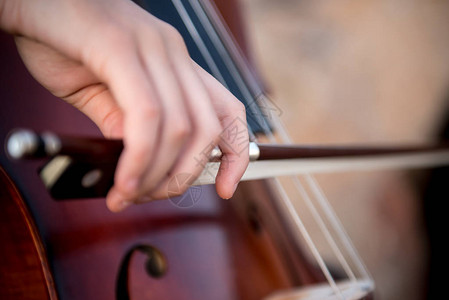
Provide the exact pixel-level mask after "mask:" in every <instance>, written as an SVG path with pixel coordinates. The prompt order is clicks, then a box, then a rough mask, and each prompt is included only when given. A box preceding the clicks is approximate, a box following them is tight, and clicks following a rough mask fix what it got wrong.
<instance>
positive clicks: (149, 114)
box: [138, 102, 162, 120]
mask: <svg viewBox="0 0 449 300" xmlns="http://www.w3.org/2000/svg"><path fill="white" fill-rule="evenodd" d="M144 103H145V104H142V105H140V106H139V108H138V112H139V114H140V116H141V117H142V118H143V119H144V120H157V119H158V118H159V117H160V115H161V112H162V110H161V106H160V105H159V104H157V103H149V102H144Z"/></svg>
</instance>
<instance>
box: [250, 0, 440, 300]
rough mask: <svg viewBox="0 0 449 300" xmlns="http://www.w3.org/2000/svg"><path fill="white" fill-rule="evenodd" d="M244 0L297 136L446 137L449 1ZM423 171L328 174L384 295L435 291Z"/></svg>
mask: <svg viewBox="0 0 449 300" xmlns="http://www.w3.org/2000/svg"><path fill="white" fill-rule="evenodd" d="M242 4H243V8H244V13H245V18H246V26H247V27H248V37H249V40H250V45H251V49H250V51H251V52H252V54H253V55H254V58H255V63H256V65H257V66H258V68H259V71H260V73H261V74H262V77H263V78H264V80H265V81H266V82H265V83H266V85H267V87H268V89H269V90H270V94H271V96H272V98H273V99H274V101H275V102H276V104H277V105H278V106H279V107H280V109H281V110H282V119H283V120H284V122H285V124H286V126H287V128H288V130H289V132H290V134H291V136H292V137H293V140H294V141H295V142H296V143H312V144H345V143H356V144H360V143H364V144H370V143H372V144H380V143H389V144H391V143H424V142H429V141H433V140H435V139H436V138H437V135H438V133H439V132H440V130H441V127H442V126H443V122H444V119H445V117H446V112H447V111H449V110H448V104H449V103H448V101H447V99H448V98H447V96H448V95H449V34H447V28H449V1H442V0H441V1H440V0H433V1H424V0H420V1H418V0H407V1H405V0H358V1H355V0H352V1H349V0H340V1H324V0H314V1H311V0H309V1H304V0H303V1H301V0H242ZM419 178H420V174H418V173H411V172H404V171H388V172H366V173H344V174H338V175H332V174H329V175H317V179H318V181H319V183H320V185H321V186H322V188H323V189H324V191H325V193H326V194H327V196H328V197H329V200H330V201H331V203H332V205H333V207H334V209H335V210H336V212H337V214H338V216H339V217H340V218H341V219H342V222H343V224H344V225H345V227H346V229H347V231H348V233H349V235H350V237H351V238H352V240H353V242H354V244H355V246H356V248H357V249H358V250H359V251H360V254H361V256H362V258H363V260H364V261H365V263H366V264H367V267H368V269H369V270H370V272H371V273H372V275H373V277H374V279H375V281H376V285H377V292H376V293H377V296H378V298H379V299H383V300H391V299H409V300H411V299H423V298H425V297H426V296H425V295H426V285H427V278H428V272H427V268H428V267H427V261H428V258H429V250H428V246H427V235H426V232H425V226H424V221H423V199H422V196H421V186H420V184H419V183H420V181H419V180H417V179H419ZM305 221H306V222H308V221H309V220H307V218H306V220H305Z"/></svg>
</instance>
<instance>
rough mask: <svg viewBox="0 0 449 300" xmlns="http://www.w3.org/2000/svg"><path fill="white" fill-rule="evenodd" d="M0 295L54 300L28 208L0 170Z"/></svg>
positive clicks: (5, 298)
mask: <svg viewBox="0 0 449 300" xmlns="http://www.w3.org/2000/svg"><path fill="white" fill-rule="evenodd" d="M0 205H1V209H0V243H1V245H2V246H1V247H0V295H1V298H2V299H4V300H12V299H22V300H34V299H36V300H37V299H39V300H40V299H51V300H56V299H57V296H56V293H55V291H54V286H53V285H54V283H53V278H52V276H51V272H50V268H49V266H48V262H47V255H46V253H45V249H44V247H43V245H42V242H41V239H40V237H39V233H38V231H37V229H36V226H35V224H34V221H33V218H32V217H31V215H30V213H29V211H28V208H27V205H26V204H25V202H24V201H23V199H22V197H21V195H20V193H19V191H18V190H17V189H16V187H15V186H14V184H13V182H12V181H11V180H10V178H9V177H8V176H7V174H6V173H5V171H4V170H3V169H2V168H0Z"/></svg>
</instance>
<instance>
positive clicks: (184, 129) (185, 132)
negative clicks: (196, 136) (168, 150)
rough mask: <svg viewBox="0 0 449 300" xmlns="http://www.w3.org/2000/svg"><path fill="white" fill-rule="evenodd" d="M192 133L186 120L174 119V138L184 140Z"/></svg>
mask: <svg viewBox="0 0 449 300" xmlns="http://www.w3.org/2000/svg"><path fill="white" fill-rule="evenodd" d="M191 133H192V126H191V125H190V123H189V122H188V121H187V120H182V119H181V120H179V119H178V120H176V121H175V122H174V126H173V129H172V134H173V138H174V139H180V140H185V139H186V138H187V137H188V136H190V134H191Z"/></svg>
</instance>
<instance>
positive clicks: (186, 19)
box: [171, 0, 229, 90]
mask: <svg viewBox="0 0 449 300" xmlns="http://www.w3.org/2000/svg"><path fill="white" fill-rule="evenodd" d="M171 1H172V3H173V5H174V7H175V8H176V11H177V12H178V14H179V16H180V17H181V19H182V22H183V23H184V25H185V26H186V28H187V30H188V31H189V34H190V36H191V37H192V39H193V40H194V42H195V44H196V46H197V47H198V49H199V51H200V53H201V55H202V56H203V58H204V59H205V61H206V64H207V65H208V67H209V68H210V69H211V72H212V73H213V75H214V77H215V78H216V79H217V80H218V81H220V83H221V84H222V85H223V86H225V87H226V88H227V89H228V90H229V86H228V85H227V83H226V80H225V79H224V78H223V76H222V74H221V72H220V70H219V68H218V66H217V64H216V63H215V61H214V59H213V57H212V55H211V54H210V53H209V51H208V49H207V46H206V44H205V43H204V41H203V39H202V37H201V35H200V34H199V32H198V30H197V29H196V28H195V25H194V24H193V22H192V19H191V17H190V16H189V13H188V12H187V10H186V8H185V7H184V5H183V4H182V2H181V0H171Z"/></svg>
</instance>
